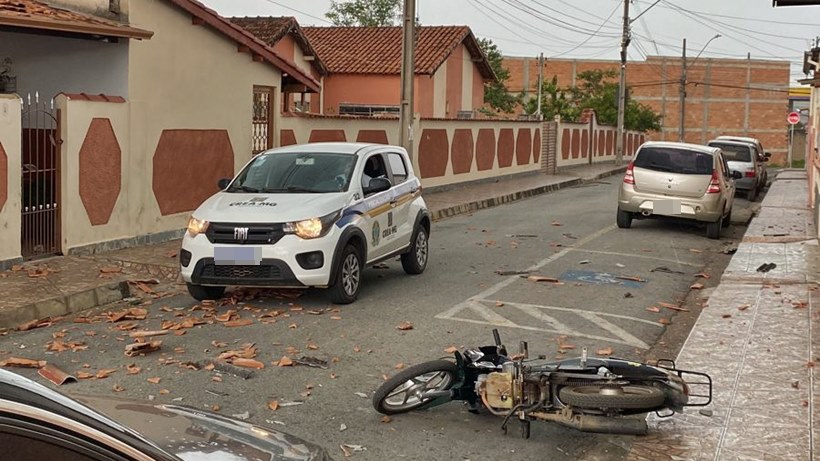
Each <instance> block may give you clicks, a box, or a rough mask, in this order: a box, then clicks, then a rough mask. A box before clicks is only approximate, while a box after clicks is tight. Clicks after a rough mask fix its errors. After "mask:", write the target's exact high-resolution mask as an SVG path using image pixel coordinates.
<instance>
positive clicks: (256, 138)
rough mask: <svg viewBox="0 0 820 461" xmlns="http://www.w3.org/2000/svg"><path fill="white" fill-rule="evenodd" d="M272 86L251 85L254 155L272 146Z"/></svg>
mask: <svg viewBox="0 0 820 461" xmlns="http://www.w3.org/2000/svg"><path fill="white" fill-rule="evenodd" d="M273 91H274V89H273V87H270V86H254V87H253V135H252V137H251V141H252V143H253V147H252V153H253V154H254V155H256V154H258V153H259V152H262V151H263V150H267V149H270V148H271V147H273V114H274V112H273V110H274V107H273V101H274V98H273Z"/></svg>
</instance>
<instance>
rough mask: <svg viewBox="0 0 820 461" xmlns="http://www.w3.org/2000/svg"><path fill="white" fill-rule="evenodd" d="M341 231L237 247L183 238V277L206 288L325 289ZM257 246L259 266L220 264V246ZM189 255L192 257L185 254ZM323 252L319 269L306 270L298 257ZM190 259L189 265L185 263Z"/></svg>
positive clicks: (181, 271) (205, 239)
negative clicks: (217, 254) (217, 260)
mask: <svg viewBox="0 0 820 461" xmlns="http://www.w3.org/2000/svg"><path fill="white" fill-rule="evenodd" d="M339 234H340V230H339V229H338V228H336V227H335V226H334V227H333V229H332V230H331V231H330V232H329V233H328V234H327V235H325V236H324V237H321V238H317V239H311V240H304V239H301V238H299V237H297V236H295V235H285V236H284V237H282V238H281V239H280V240H279V241H278V242H276V243H274V244H266V245H237V244H219V243H211V242H210V241H209V240H208V238H207V237H206V236H205V235H203V234H200V235H197V236H196V237H192V236H191V235H190V234H188V233H186V234H185V236H184V237H183V239H182V251H181V256H184V259H183V258H181V259H182V261H181V264H180V275H181V276H182V279H183V280H184V281H185V282H188V283H192V284H195V285H206V286H256V287H276V288H285V287H287V288H302V287H326V286H328V285H329V280H330V273H331V265H332V261H333V253H334V251H335V247H336V245H335V243H336V241H337V239H338V236H339ZM248 246H256V247H257V248H258V249H259V250H260V251H261V262H260V264H259V265H247V264H235V265H230V264H229V265H224V264H220V265H217V264H215V262H214V250H215V248H221V247H230V248H237V247H248ZM185 252H189V253H190V257H189V256H188V255H187V254H185ZM311 252H321V253H322V255H323V261H324V262H323V264H322V266H321V267H319V268H316V269H304V268H302V266H301V265H300V264H299V262H298V261H297V258H296V256H297V255H300V254H304V253H311ZM185 259H189V261H188V264H187V265H185V264H182V262H185V261H184V260H185Z"/></svg>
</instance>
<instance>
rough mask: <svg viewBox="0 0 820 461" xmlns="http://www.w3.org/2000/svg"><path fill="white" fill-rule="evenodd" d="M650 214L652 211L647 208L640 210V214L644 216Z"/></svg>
mask: <svg viewBox="0 0 820 461" xmlns="http://www.w3.org/2000/svg"><path fill="white" fill-rule="evenodd" d="M651 214H652V212H651V211H649V210H641V215H643V216H644V217H646V216H649V215H651Z"/></svg>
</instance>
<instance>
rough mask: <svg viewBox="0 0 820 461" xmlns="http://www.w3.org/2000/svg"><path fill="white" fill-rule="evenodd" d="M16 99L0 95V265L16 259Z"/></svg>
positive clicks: (18, 121)
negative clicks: (0, 192) (1, 170)
mask: <svg viewBox="0 0 820 461" xmlns="http://www.w3.org/2000/svg"><path fill="white" fill-rule="evenodd" d="M20 110H21V105H20V98H18V97H17V95H13V94H0V144H2V145H3V150H4V151H5V152H6V158H7V159H6V165H7V168H6V171H7V177H6V178H1V179H0V187H6V203H5V204H4V205H3V206H2V208H0V262H3V261H6V260H10V259H16V258H19V257H20V226H21V221H20V187H21V184H20V181H21V179H20V171H21V168H22V165H21V164H20V162H21V149H22V146H21V143H22V135H21V133H22V127H21V126H20V124H21V114H20Z"/></svg>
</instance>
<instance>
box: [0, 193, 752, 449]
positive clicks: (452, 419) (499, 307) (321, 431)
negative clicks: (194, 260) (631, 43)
mask: <svg viewBox="0 0 820 461" xmlns="http://www.w3.org/2000/svg"><path fill="white" fill-rule="evenodd" d="M619 182H620V177H613V178H609V179H608V180H605V181H600V182H596V183H591V184H586V185H583V186H579V187H575V188H571V189H566V190H562V191H559V192H556V193H553V194H549V195H543V196H539V197H536V198H531V199H528V200H524V201H521V202H516V203H513V204H509V205H505V206H501V207H497V208H492V209H488V210H483V211H481V212H478V213H475V214H473V215H464V216H458V217H454V218H451V219H448V220H445V221H441V222H438V223H436V224H434V226H433V229H432V235H431V259H430V263H429V266H428V269H427V271H426V272H425V273H424V274H422V275H420V276H415V277H411V276H407V275H405V274H404V273H403V272H402V270H401V265H400V264H399V263H398V262H395V261H391V262H389V263H388V264H387V268H381V269H371V270H368V271H366V273H365V277H364V286H363V288H362V291H361V295H360V299H359V300H358V301H357V302H356V303H354V304H352V305H349V306H342V307H338V306H332V305H330V304H328V302H327V301H326V297H325V293H324V292H322V291H321V290H315V291H308V292H306V293H304V294H303V295H302V296H300V297H298V298H296V299H283V300H282V299H280V300H277V299H272V298H266V299H250V300H244V301H240V302H239V303H238V304H236V305H233V306H221V307H218V308H216V309H211V310H209V309H207V308H206V309H202V308H201V307H196V304H195V303H194V302H193V301H192V300H191V299H190V298H189V297H188V296H187V294H186V295H179V294H177V295H173V296H167V297H160V298H156V299H153V300H151V301H150V304H149V305H144V306H141V307H144V308H146V309H148V312H149V313H148V318H147V319H145V320H137V321H133V323H134V324H135V325H136V328H135V330H159V329H160V328H161V327H162V323H163V322H181V321H183V320H184V319H186V318H194V317H196V318H202V317H203V316H205V315H206V314H208V313H209V312H210V313H211V315H225V314H227V313H228V311H229V310H230V309H233V310H236V315H238V317H239V318H240V319H250V320H252V323H251V324H250V325H247V326H238V327H228V326H225V324H224V323H223V322H221V321H219V320H216V319H214V318H213V317H211V318H210V319H207V321H208V322H210V323H205V324H202V325H197V326H195V327H194V328H186V329H183V330H180V331H184V334H183V335H181V336H177V335H173V334H170V335H166V336H161V337H157V338H154V339H158V340H161V341H162V346H161V349H160V350H159V351H157V352H152V353H148V354H146V355H144V356H138V357H126V356H125V355H124V348H125V345H126V344H128V343H131V342H133V340H132V339H130V338H129V337H128V333H129V331H122V330H120V329H119V327H121V326H122V325H123V324H124V323H126V322H129V321H128V320H125V321H120V322H116V323H111V322H108V321H105V320H101V321H97V322H93V323H73V322H72V319H70V318H69V319H66V320H64V321H62V322H60V323H58V324H56V325H54V326H51V327H48V328H40V329H36V330H32V331H28V332H13V333H10V334H9V335H7V336H5V337H0V359H1V358H4V357H7V356H10V355H13V356H19V357H27V358H32V359H46V360H48V361H50V362H53V363H54V364H56V365H58V366H60V367H61V368H63V369H65V370H66V371H68V372H71V373H77V372H87V373H92V374H94V373H96V372H97V371H98V370H101V369H116V370H117V371H116V372H114V373H112V374H111V375H110V376H109V377H107V378H105V379H84V380H80V381H79V382H78V383H70V384H66V385H64V386H62V387H60V390H61V391H64V392H77V393H102V394H111V395H117V396H127V397H134V398H141V399H147V398H151V399H153V400H154V401H156V402H175V403H182V404H187V405H190V406H194V407H199V408H206V409H212V408H216V407H215V406H218V411H219V412H220V413H221V414H226V415H237V414H239V415H241V414H243V413H247V416H248V417H249V421H251V422H254V423H257V424H265V425H272V426H273V427H275V428H278V429H281V430H283V431H286V432H289V433H292V434H294V435H297V436H300V437H303V438H305V439H307V440H310V441H314V442H316V443H319V444H321V445H323V446H325V447H326V448H327V449H328V450H329V451H330V452H331V453H332V454H333V456H334V457H336V458H338V459H342V458H344V455H343V453H342V451H341V449H340V448H339V446H340V445H341V444H353V445H360V446H362V447H365V448H366V450H364V451H361V452H355V453H353V454H352V456H351V459H361V460H383V459H407V460H429V459H435V458H438V459H454V460H461V459H469V460H498V459H545V458H549V459H555V460H561V459H567V460H570V459H572V460H575V459H587V460H591V459H621V458H622V457H624V456H625V454H626V453H627V452H628V449H629V445H630V441H631V440H632V437H630V436H611V435H599V434H586V433H580V432H577V431H575V430H572V429H568V428H563V427H559V426H557V425H554V424H549V423H543V424H538V423H534V424H533V426H532V438H531V439H529V440H522V439H520V438H518V436H517V435H515V433H511V434H510V435H504V434H502V433H501V431H500V429H499V425H500V422H501V421H500V419H498V418H496V417H493V416H489V415H481V416H475V415H472V414H470V413H468V412H467V411H466V410H465V409H464V408H463V407H462V406H461V405H459V404H458V403H451V404H448V405H444V406H440V407H437V408H434V409H430V410H425V411H419V412H416V413H411V414H406V415H399V416H394V417H392V418H391V419H390V421H389V422H385V421H383V419H382V415H380V414H378V413H376V412H375V411H374V410H373V409H372V407H371V403H370V398H371V396H372V393H373V391H374V390H375V389H376V388H377V387H378V386H379V384H380V383H381V382H382V380H383V379H384V376H385V375H391V374H392V373H395V372H396V371H397V369H399V368H400V367H401V366H408V365H412V364H416V363H419V362H422V361H426V360H431V359H435V358H439V357H441V356H444V355H448V354H446V353H445V352H444V350H445V349H446V348H448V347H450V346H456V347H463V346H475V345H484V344H490V343H492V336H491V329H492V328H493V327H497V328H499V330H500V332H501V335H502V339H504V340H505V343H506V344H507V345H508V348H509V349H510V350H515V349H516V347H517V344H518V342H519V341H522V340H524V341H527V342H528V343H529V348H530V354H531V355H537V354H544V355H546V356H547V357H562V356H573V355H576V354H577V353H579V352H580V350H581V348H582V347H587V348H588V350H589V353H590V354H595V353H596V352H597V351H599V350H601V349H606V348H611V349H612V351H613V353H614V355H616V356H620V357H626V358H632V359H645V358H647V357H674V356H675V354H676V353H677V350H678V349H679V347H680V345H681V344H682V341H683V340H684V339H685V338H686V335H687V334H688V331H689V329H690V328H691V325H692V324H693V322H694V321H695V320H696V318H697V315H698V313H699V311H700V309H701V306H700V304H699V300H698V297H699V295H701V294H703V293H704V290H708V288H709V287H710V286H714V285H716V283H717V280H718V279H719V276H720V274H721V272H722V270H723V269H724V267H725V266H726V264H727V263H728V261H729V258H730V256H728V255H726V254H724V253H723V251H724V250H726V249H728V248H732V247H733V246H734V245H735V244H736V242H738V241H739V239H740V237H741V236H742V234H743V231H744V230H745V228H744V227H743V226H741V225H733V226H731V227H730V228H729V229H728V231H727V232H726V236H725V237H724V238H723V239H721V240H719V241H715V240H709V239H707V238H706V232H705V229H704V228H702V227H700V228H699V227H697V226H692V225H688V224H680V223H670V222H660V221H651V220H650V221H635V222H634V223H633V227H632V229H617V228H616V226H615V206H616V203H615V200H616V199H615V197H616V196H617V187H618V185H619ZM758 200H759V199H758ZM750 209H751V208H750V204H749V203H748V202H746V201H745V200H742V199H739V198H738V199H737V201H736V209H735V213H734V218H735V219H743V218H742V216H743V215H744V212H745V214H746V216H748V213H749V210H750ZM659 268H661V269H660V270H659ZM527 270H529V271H531V273H532V274H538V275H543V276H546V277H552V278H556V279H560V280H561V283H560V284H557V283H552V282H534V281H530V280H528V279H525V278H522V277H521V276H519V275H499V274H498V273H497V272H498V271H527ZM701 273H703V274H707V275H709V276H710V278H703V277H700V278H699V277H696V274H701ZM619 277H628V278H629V277H634V278H638V279H640V280H641V281H632V280H627V279H623V278H619ZM694 283H701V284H703V285H704V290H691V289H690V286H691V285H692V284H694ZM149 299H150V298H149ZM659 302H665V303H673V304H677V303H682V305H683V306H684V307H685V308H686V309H689V311H688V312H678V311H673V310H670V309H667V308H661V311H660V312H657V313H656V312H651V311H648V310H647V308H649V307H652V306H658V303H659ZM129 307H133V306H130V305H126V304H125V303H119V304H116V305H111V306H105V307H104V308H99V309H96V310H93V311H90V312H89V313H88V315H89V316H90V317H91V318H93V316H94V315H96V314H104V313H106V312H117V311H122V310H124V309H126V308H129ZM138 307H139V306H138ZM206 307H207V306H206ZM276 310H278V311H280V312H283V313H281V314H280V315H276V316H274V317H270V315H271V312H273V311H276ZM265 313H268V314H269V316H268V317H262V314H265ZM661 319H667V320H668V322H669V324H668V325H666V324H662V323H661V322H660V321H661ZM223 320H224V318H223ZM265 322H267V323H265ZM402 322H409V323H411V324H412V325H413V328H412V329H409V330H400V329H397V328H396V327H397V326H398V325H399V324H401V323H402ZM135 330H131V331H135ZM55 337H56V339H58V340H60V341H63V342H71V341H74V342H81V343H84V344H85V345H86V346H88V347H87V349H85V350H77V351H74V352H72V351H70V350H69V351H65V352H48V351H46V347H47V344H48V343H49V342H51V341H54V340H55ZM559 342H560V343H561V344H563V345H564V353H563V354H562V353H560V351H561V349H560V348H559ZM246 343H254V344H255V346H256V347H257V348H258V351H257V355H256V360H258V361H260V362H262V363H264V365H265V368H264V369H261V370H256V371H253V372H252V376H251V377H250V378H248V379H242V378H240V377H237V376H234V375H232V374H229V373H224V372H219V371H218V370H212V371H208V370H205V369H199V370H193V369H191V368H187V367H185V366H182V365H183V364H185V363H195V364H198V365H199V366H202V365H204V364H205V363H206V361H207V360H208V359H215V358H216V357H217V356H218V355H219V354H220V353H222V352H224V351H226V350H231V349H233V350H236V349H240V348H241V346H242V345H243V344H246ZM566 345H572V346H575V349H567V348H566ZM297 351H298V352H297ZM283 356H288V357H290V358H298V357H299V356H309V357H314V358H318V359H320V360H324V361H326V362H327V368H326V369H322V368H312V367H308V366H287V367H280V366H276V365H274V363H275V362H276V361H278V360H280V358H282V357H283ZM129 364H134V365H136V366H138V367H140V369H141V371H140V372H139V373H137V374H128V373H127V371H126V366H127V365H129ZM84 366H85V367H84ZM16 371H19V372H21V373H22V374H24V375H26V376H30V377H33V378H34V379H36V380H38V381H40V382H45V383H46V384H47V385H49V386H51V384H50V383H48V382H46V381H44V380H43V379H42V378H40V377H39V376H37V375H36V373H35V372H34V371H33V370H16ZM149 378H159V382H158V383H157V384H153V383H151V382H149V381H148V379H149ZM152 381H156V380H152ZM115 387H117V388H118V389H124V390H120V391H119V392H115V391H114V388H115ZM271 400H276V401H277V402H278V403H279V405H280V406H279V408H278V409H276V410H271V409H270V408H269V407H268V404H269V402H270V401H271ZM288 403H297V404H295V405H291V406H287V404H288ZM283 404H285V405H283Z"/></svg>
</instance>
